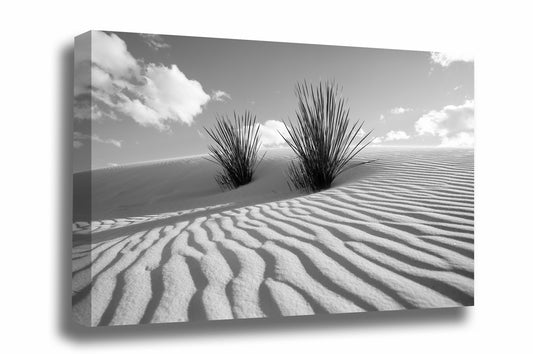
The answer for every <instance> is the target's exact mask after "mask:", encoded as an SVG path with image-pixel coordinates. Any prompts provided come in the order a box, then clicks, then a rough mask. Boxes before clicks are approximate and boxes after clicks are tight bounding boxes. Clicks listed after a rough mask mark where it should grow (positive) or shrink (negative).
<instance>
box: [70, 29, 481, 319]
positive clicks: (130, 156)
mask: <svg viewBox="0 0 533 354" xmlns="http://www.w3.org/2000/svg"><path fill="white" fill-rule="evenodd" d="M74 67H75V83H74V91H75V92H74V103H73V108H74V109H73V128H74V129H73V130H74V131H73V156H74V161H73V167H74V171H73V186H74V190H73V195H74V207H73V224H72V226H73V232H72V314H73V318H74V320H75V321H76V322H77V323H80V324H82V325H86V326H115V325H137V324H150V323H174V322H190V321H213V320H237V319H265V318H278V317H290V316H314V315H323V314H342V313H356V312H367V311H397V310H410V309H429V308H450V307H459V306H471V305H473V304H474V64H473V59H472V57H470V56H468V55H464V54H462V55H458V54H449V53H440V52H424V51H408V50H390V49H373V48H357V47H340V46H329V45H313V44H298V43H275V42H262V41H246V40H233V39H215V38H195V37H185V36H171V35H154V34H138V33H122V32H116V33H115V32H107V31H90V32H87V33H85V34H82V35H80V36H78V37H77V38H76V40H75V63H74ZM312 319H313V318H310V320H312Z"/></svg>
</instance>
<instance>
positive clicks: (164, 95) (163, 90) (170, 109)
mask: <svg viewBox="0 0 533 354" xmlns="http://www.w3.org/2000/svg"><path fill="white" fill-rule="evenodd" d="M144 79H145V83H144V85H142V86H140V87H138V88H137V90H138V92H140V94H141V97H142V99H143V101H144V102H143V104H144V105H145V106H146V107H147V108H150V109H151V110H153V111H154V112H155V113H156V114H157V120H158V121H159V123H158V124H164V122H165V121H176V122H182V123H185V124H187V125H190V124H191V123H192V122H193V120H194V117H195V116H196V115H198V114H200V113H202V106H203V105H204V104H206V103H207V102H208V101H209V99H210V97H209V95H208V94H206V93H205V92H204V90H203V88H202V85H201V84H200V83H199V82H198V81H195V80H190V79H188V78H187V77H186V76H185V74H183V73H182V72H181V71H180V70H179V69H178V67H177V66H176V65H172V66H171V67H170V68H168V67H166V66H161V65H155V64H149V65H148V66H147V68H146V72H145V75H144ZM137 121H138V122H139V123H141V124H142V122H141V121H139V120H137ZM152 121H153V117H151V116H150V117H148V120H147V121H146V123H151V122H152ZM158 124H155V125H156V126H157V125H158Z"/></svg>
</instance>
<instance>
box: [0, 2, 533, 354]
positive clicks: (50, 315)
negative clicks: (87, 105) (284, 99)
mask: <svg viewBox="0 0 533 354" xmlns="http://www.w3.org/2000/svg"><path fill="white" fill-rule="evenodd" d="M497 3H498V4H497ZM527 3H528V2H527V1H524V2H518V1H509V0H507V1H501V2H490V1H479V2H474V1H473V2H467V1H451V0H446V1H437V2H433V1H431V2H430V1H405V0H404V1H372V2H368V3H367V4H365V5H362V4H357V3H356V2H354V1H346V2H340V1H332V0H323V1H298V2H297V1H294V2H290V3H289V1H288V0H286V1H283V2H279V3H276V2H275V1H273V0H269V1H260V2H259V1H258V2H253V1H242V2H238V1H209V2H208V1H198V0H188V1H168V2H163V1H155V0H144V1H142V2H141V1H131V0H130V1H123V2H122V1H109V0H108V1H97V0H90V1H83V2H80V1H65V2H59V1H50V0H49V1H35V2H27V1H16V2H15V1H13V2H7V1H4V2H3V3H2V5H0V6H1V10H0V13H1V21H0V26H1V32H0V33H1V34H0V35H1V42H0V48H1V55H0V60H1V71H0V78H1V79H0V90H1V96H0V97H1V101H0V102H1V104H0V119H1V122H2V125H1V126H2V129H1V138H0V144H1V150H0V151H1V152H2V169H1V171H2V173H1V175H0V179H1V184H0V186H1V190H2V193H1V194H0V200H1V201H2V202H1V203H0V208H1V209H2V214H1V215H2V224H1V225H2V226H1V228H0V240H1V241H0V262H1V278H0V279H1V284H2V285H1V288H0V296H1V302H0V306H1V312H0V314H1V316H0V319H1V321H0V323H1V326H2V331H1V332H0V333H2V335H1V337H2V340H1V341H0V346H1V347H0V350H1V351H2V352H4V353H12V352H19V351H20V352H30V351H39V352H40V351H43V350H45V349H47V350H48V349H49V350H50V352H53V353H70V352H73V351H80V352H81V351H88V352H98V353H105V352H113V353H117V352H125V353H129V354H133V353H138V352H145V351H150V352H152V353H158V352H168V353H171V352H172V353H174V352H178V351H181V352H184V351H187V353H194V354H200V353H227V352H231V353H234V352H240V351H247V352H254V353H276V352H279V353H282V352H285V351H287V352H292V353H315V352H316V353H328V352H330V353H333V352H335V353H338V352H370V351H371V352H373V353H376V352H379V353H390V352H393V353H396V352H409V353H413V352H424V353H428V352H430V353H440V352H449V351H453V352H470V353H474V352H478V351H479V352H481V351H483V352H492V351H494V352H503V351H506V352H509V353H514V352H526V351H529V352H531V349H532V348H531V347H532V344H531V338H528V337H527V336H528V335H529V336H531V335H532V328H533V327H532V325H531V316H532V310H531V300H532V296H533V294H532V286H531V283H532V276H531V271H532V270H533V267H532V265H531V261H530V259H531V258H533V242H532V239H533V232H532V231H531V211H532V207H531V200H532V193H531V181H532V180H533V178H532V177H533V176H532V172H531V171H532V168H531V164H532V162H533V159H532V158H531V154H532V153H533V149H532V148H531V143H532V142H533V136H532V134H533V129H532V128H533V127H532V123H531V121H532V119H533V110H532V109H531V106H532V104H533V90H532V86H531V84H532V79H533V75H532V67H533V55H532V43H533V42H532V37H531V34H532V33H533V29H532V25H531V23H532V20H531V16H532V13H533V12H532V11H531V9H527ZM89 29H105V30H118V31H132V32H149V33H165V34H183V35H194V36H212V37H229V38H246V39H258V40H272V41H291V42H312V43H327V44H339V45H351V46H370V47H383V48H401V49H419V50H439V51H446V50H454V51H456V50H467V51H473V52H474V53H475V56H476V93H475V96H476V97H475V100H476V125H477V126H476V220H475V223H476V236H475V238H476V279H475V282H476V298H475V302H476V305H475V307H474V308H469V309H466V310H464V311H428V312H424V311H414V312H404V313H385V314H363V315H358V316H341V317H337V318H326V319H318V320H317V321H310V320H309V319H304V320H301V319H300V320H286V321H275V322H268V321H266V322H265V321H259V322H258V321H255V322H249V321H245V322H233V323H224V324H221V323H217V324H210V325H207V326H197V325H195V326H191V327H184V326H179V325H178V326H176V325H170V326H149V327H142V328H141V327H137V328H120V329H119V328H109V329H96V330H88V329H80V328H74V329H72V328H71V327H69V325H68V323H67V322H66V321H65V316H66V315H67V314H66V312H65V311H64V310H62V309H64V308H66V307H68V301H69V294H68V288H67V287H66V286H65V284H67V283H66V282H67V280H68V276H69V274H70V269H69V268H68V267H69V264H68V249H67V248H65V247H64V246H65V245H68V228H69V222H68V218H69V217H70V215H69V209H68V203H69V198H70V194H69V193H70V192H69V190H70V180H69V178H65V172H66V173H67V174H66V176H67V177H68V176H69V175H68V169H69V168H70V162H69V159H70V155H69V154H70V153H69V149H70V147H71V143H70V142H69V141H68V139H67V138H68V136H69V135H70V131H69V129H70V126H69V125H68V120H66V119H67V118H68V117H69V109H70V108H69V100H70V99H71V94H70V90H71V88H72V86H71V85H70V82H69V81H70V79H71V70H72V69H71V67H70V66H69V62H68V59H69V48H71V46H72V43H73V37H74V36H75V35H77V34H79V33H82V32H85V31H87V30H89ZM65 121H66V122H67V123H65ZM65 221H66V222H65ZM65 294H66V295H65Z"/></svg>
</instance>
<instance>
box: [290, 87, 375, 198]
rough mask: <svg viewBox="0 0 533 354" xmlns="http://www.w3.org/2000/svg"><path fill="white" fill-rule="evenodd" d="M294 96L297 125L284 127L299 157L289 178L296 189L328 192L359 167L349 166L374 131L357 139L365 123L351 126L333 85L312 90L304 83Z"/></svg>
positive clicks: (337, 88) (347, 111) (292, 147)
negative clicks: (334, 182)
mask: <svg viewBox="0 0 533 354" xmlns="http://www.w3.org/2000/svg"><path fill="white" fill-rule="evenodd" d="M295 92H296V97H297V99H298V109H297V110H296V123H292V122H289V123H288V124H287V123H284V124H285V127H286V128H287V131H288V135H287V136H283V135H282V136H283V139H285V141H286V142H287V144H288V145H289V146H290V147H291V149H292V150H293V151H294V152H295V153H296V157H297V159H296V161H291V163H290V165H289V171H288V175H289V179H290V184H292V186H294V187H295V188H297V189H302V190H306V191H311V192H315V191H319V190H323V189H326V188H329V187H330V186H331V183H332V182H333V181H334V180H335V178H336V177H337V176H338V175H340V174H341V173H343V172H344V171H346V170H347V169H348V168H351V167H354V166H356V165H354V164H349V163H350V161H351V160H352V159H353V158H354V157H355V156H356V155H357V154H358V153H359V152H360V151H361V150H362V149H364V148H365V147H366V146H367V145H368V144H370V143H371V142H372V141H371V140H369V139H367V138H368V136H369V135H370V133H371V131H370V132H368V133H367V134H365V135H363V136H362V137H360V138H359V137H358V135H359V132H360V131H361V128H362V127H363V123H364V122H360V121H357V122H355V123H354V124H350V121H349V113H350V110H349V108H347V106H346V101H345V99H344V98H343V97H342V96H341V92H340V90H339V87H338V85H337V84H335V83H334V82H326V83H322V82H320V83H319V84H318V86H313V85H312V84H308V83H307V82H305V81H304V83H303V84H301V83H298V84H297V85H296V90H295Z"/></svg>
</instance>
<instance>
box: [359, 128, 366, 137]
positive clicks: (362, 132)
mask: <svg viewBox="0 0 533 354" xmlns="http://www.w3.org/2000/svg"><path fill="white" fill-rule="evenodd" d="M365 134H366V132H365V130H364V129H363V128H361V129H360V130H359V132H358V133H357V136H358V137H363V136H365Z"/></svg>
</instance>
